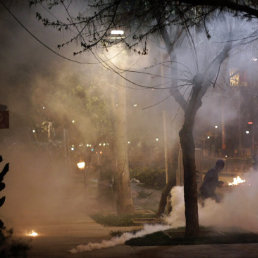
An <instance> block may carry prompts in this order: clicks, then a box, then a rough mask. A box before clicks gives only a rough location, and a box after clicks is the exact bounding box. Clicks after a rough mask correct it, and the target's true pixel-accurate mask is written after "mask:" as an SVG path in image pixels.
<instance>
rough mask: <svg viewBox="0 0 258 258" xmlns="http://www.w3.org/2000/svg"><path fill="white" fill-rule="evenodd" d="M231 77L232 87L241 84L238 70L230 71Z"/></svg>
mask: <svg viewBox="0 0 258 258" xmlns="http://www.w3.org/2000/svg"><path fill="white" fill-rule="evenodd" d="M229 75H230V77H229V82H230V86H232V87H236V86H239V79H240V76H239V72H238V71H237V70H230V73H229Z"/></svg>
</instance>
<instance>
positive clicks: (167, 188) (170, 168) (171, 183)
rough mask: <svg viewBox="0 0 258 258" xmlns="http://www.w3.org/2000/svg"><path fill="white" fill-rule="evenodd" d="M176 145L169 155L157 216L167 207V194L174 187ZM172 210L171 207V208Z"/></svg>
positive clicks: (176, 158)
mask: <svg viewBox="0 0 258 258" xmlns="http://www.w3.org/2000/svg"><path fill="white" fill-rule="evenodd" d="M178 151H179V148H178V144H176V145H175V146H174V148H173V151H172V153H171V155H170V159H169V162H168V182H167V184H166V186H165V187H164V189H163V191H162V193H161V197H160V202H159V209H158V212H157V215H158V216H162V214H164V213H165V209H166V206H167V205H168V199H169V198H168V197H169V193H170V191H171V188H172V187H173V186H175V185H176V170H177V165H178ZM168 206H169V205H168ZM172 209H173V207H172ZM169 210H171V208H169V209H168V211H169Z"/></svg>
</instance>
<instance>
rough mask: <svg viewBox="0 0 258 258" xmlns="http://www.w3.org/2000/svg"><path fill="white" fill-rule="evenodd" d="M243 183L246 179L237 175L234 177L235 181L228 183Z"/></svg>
mask: <svg viewBox="0 0 258 258" xmlns="http://www.w3.org/2000/svg"><path fill="white" fill-rule="evenodd" d="M242 183H245V179H242V178H241V177H240V176H237V177H234V178H233V182H231V183H228V185H231V186H233V185H239V184H242Z"/></svg>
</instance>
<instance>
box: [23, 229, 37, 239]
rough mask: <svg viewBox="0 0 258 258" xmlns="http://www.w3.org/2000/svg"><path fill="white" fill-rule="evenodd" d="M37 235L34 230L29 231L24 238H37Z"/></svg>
mask: <svg viewBox="0 0 258 258" xmlns="http://www.w3.org/2000/svg"><path fill="white" fill-rule="evenodd" d="M38 235H39V234H38V233H37V232H36V231H34V230H31V231H30V232H29V233H27V234H26V236H29V237H37V236H38Z"/></svg>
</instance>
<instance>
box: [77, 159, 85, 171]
mask: <svg viewBox="0 0 258 258" xmlns="http://www.w3.org/2000/svg"><path fill="white" fill-rule="evenodd" d="M77 167H78V168H79V169H81V170H82V169H84V168H85V161H79V162H78V163H77Z"/></svg>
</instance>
